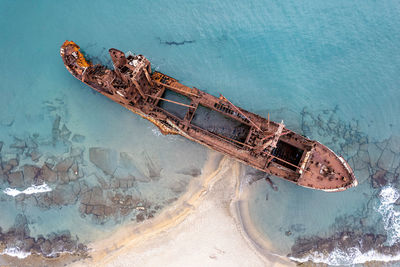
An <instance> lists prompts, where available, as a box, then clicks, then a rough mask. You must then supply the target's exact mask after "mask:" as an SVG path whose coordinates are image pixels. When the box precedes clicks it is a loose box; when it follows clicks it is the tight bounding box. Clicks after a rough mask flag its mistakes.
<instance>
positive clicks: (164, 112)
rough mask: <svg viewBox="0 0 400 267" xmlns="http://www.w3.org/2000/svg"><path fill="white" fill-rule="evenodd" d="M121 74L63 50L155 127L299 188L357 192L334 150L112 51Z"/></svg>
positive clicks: (74, 49)
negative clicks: (352, 190)
mask: <svg viewBox="0 0 400 267" xmlns="http://www.w3.org/2000/svg"><path fill="white" fill-rule="evenodd" d="M109 52H110V56H111V59H112V62H113V65H114V70H110V69H108V68H107V67H105V66H102V65H99V64H97V65H92V64H91V63H90V62H88V61H86V59H85V58H84V56H83V55H82V54H81V52H79V46H77V45H76V44H75V43H74V42H72V41H66V42H65V43H64V44H63V45H62V47H61V50H60V53H61V56H62V58H63V61H64V64H65V66H66V68H67V69H68V70H69V72H71V74H72V75H74V76H75V77H76V78H77V79H79V80H80V81H82V82H84V83H85V84H87V85H89V86H90V87H92V88H93V89H95V90H96V91H98V92H100V93H101V94H103V95H105V96H107V97H109V98H110V99H112V100H113V101H115V102H117V103H119V104H121V105H122V106H124V107H126V108H127V109H129V110H131V111H133V112H135V113H136V114H138V115H140V116H142V117H143V118H145V119H147V120H149V121H151V122H152V123H154V124H155V125H156V126H157V127H158V128H159V129H160V131H161V132H162V133H163V134H179V135H182V136H184V137H186V138H188V139H190V140H193V141H195V142H198V143H200V144H203V145H206V146H207V147H209V148H211V149H213V150H216V151H219V152H222V153H224V154H226V155H229V156H231V157H233V158H235V159H237V160H239V161H241V162H243V163H245V164H247V165H250V166H252V167H254V168H256V169H259V170H261V171H264V172H266V173H268V174H272V175H275V176H278V177H280V178H283V179H286V180H289V181H291V182H293V183H296V184H297V185H300V186H303V187H308V188H313V189H320V190H324V191H327V192H332V191H342V190H345V189H347V188H350V187H352V186H356V185H357V180H356V178H355V176H354V173H353V170H352V169H351V167H350V166H349V164H348V163H347V162H346V161H345V160H344V159H343V158H342V157H339V156H337V155H336V154H335V153H334V152H333V151H332V150H330V149H329V148H327V147H325V146H324V145H322V144H320V143H319V142H317V141H313V140H310V139H308V138H306V137H304V136H302V135H299V134H297V133H295V132H293V131H290V130H289V129H287V128H285V126H284V124H283V122H281V123H276V122H272V121H270V120H269V119H265V118H262V117H261V116H258V115H256V114H254V113H251V112H248V111H246V110H243V109H241V108H238V107H236V106H235V105H234V104H233V103H231V102H230V101H229V100H228V99H226V98H225V97H224V96H222V95H221V96H220V97H219V98H218V97H215V96H212V95H210V94H207V93H205V92H203V91H200V90H199V89H197V88H190V87H187V86H185V85H183V84H181V83H179V82H178V81H177V80H176V79H174V78H172V77H169V76H167V75H165V74H162V73H160V72H157V71H152V70H151V64H150V62H149V61H148V60H147V59H146V58H145V57H144V56H142V55H132V54H129V55H128V56H126V55H125V53H123V52H122V51H119V50H117V49H114V48H112V49H110V50H109Z"/></svg>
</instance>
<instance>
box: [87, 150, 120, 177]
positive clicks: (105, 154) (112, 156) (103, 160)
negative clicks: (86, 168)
mask: <svg viewBox="0 0 400 267" xmlns="http://www.w3.org/2000/svg"><path fill="white" fill-rule="evenodd" d="M89 159H90V161H91V162H92V163H93V164H94V165H96V166H97V167H98V168H99V169H101V170H102V171H103V172H104V173H105V174H108V175H112V174H113V173H114V171H115V169H116V168H117V164H118V154H117V152H116V151H114V150H111V149H108V148H103V147H91V148H90V149H89Z"/></svg>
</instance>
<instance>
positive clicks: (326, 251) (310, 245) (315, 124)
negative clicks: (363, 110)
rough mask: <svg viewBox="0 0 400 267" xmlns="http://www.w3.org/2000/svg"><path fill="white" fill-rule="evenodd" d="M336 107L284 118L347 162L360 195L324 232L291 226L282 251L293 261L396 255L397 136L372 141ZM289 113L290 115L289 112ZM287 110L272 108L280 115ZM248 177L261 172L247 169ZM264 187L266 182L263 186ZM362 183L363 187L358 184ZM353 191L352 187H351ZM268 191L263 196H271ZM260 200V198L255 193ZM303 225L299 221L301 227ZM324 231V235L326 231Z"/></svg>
mask: <svg viewBox="0 0 400 267" xmlns="http://www.w3.org/2000/svg"><path fill="white" fill-rule="evenodd" d="M338 108H339V107H335V108H333V109H325V110H320V111H312V110H311V109H309V108H307V107H305V108H304V109H303V110H302V112H301V114H300V118H298V121H299V122H301V123H298V122H297V121H292V122H291V121H289V123H288V124H289V128H291V129H293V130H295V131H299V132H301V133H302V134H304V135H306V136H307V137H309V138H311V139H315V140H318V141H321V142H322V143H323V144H325V145H327V146H328V147H329V148H331V149H332V150H334V151H335V152H336V153H337V154H339V155H342V156H344V157H345V158H346V160H347V161H348V162H349V163H350V165H351V167H352V168H353V170H354V171H355V174H356V177H357V179H358V181H359V186H358V188H355V190H360V191H361V190H364V191H363V192H362V193H358V192H356V191H355V192H352V194H361V197H362V198H363V199H364V200H365V201H364V203H363V204H362V206H361V207H359V209H357V211H356V212H355V213H354V214H352V215H340V216H338V217H336V219H335V221H333V222H332V223H331V226H330V228H329V229H326V233H323V232H321V233H319V234H318V235H309V234H307V233H305V232H306V231H304V230H305V229H303V231H297V230H296V229H287V230H286V231H284V233H285V235H286V236H290V235H292V234H295V236H296V237H295V239H294V244H293V245H292V247H291V251H290V253H289V254H288V255H287V256H288V257H289V258H290V259H292V260H293V261H296V262H307V261H310V262H314V263H322V264H329V265H347V264H362V263H364V262H367V261H385V262H387V261H398V260H400V193H399V192H398V190H397V188H399V187H400V182H399V179H398V178H399V174H400V136H394V135H392V136H390V137H389V138H386V139H383V140H373V139H372V138H371V137H369V136H368V135H366V134H365V133H363V131H362V130H361V129H360V126H359V123H358V121H351V122H347V121H344V120H342V119H340V117H339V115H338ZM288 113H289V115H288ZM290 114H291V112H288V111H286V112H285V111H282V110H279V112H276V114H274V112H271V115H272V116H273V117H279V119H281V118H284V117H285V116H286V117H290ZM249 175H250V176H252V177H253V178H252V179H253V180H258V179H262V178H264V177H265V175H264V176H263V174H262V173H261V172H260V173H259V172H256V173H252V171H250V173H249ZM263 186H267V185H265V183H264V185H263ZM359 188H362V189H359ZM352 190H353V189H352ZM268 192H269V191H268V190H267V195H266V197H265V199H266V201H268V198H270V197H271V196H269V195H270V193H268ZM260 199H261V197H260ZM324 208H325V209H329V208H330V207H324ZM317 223H318V222H317ZM302 227H303V226H302ZM327 233H329V234H327Z"/></svg>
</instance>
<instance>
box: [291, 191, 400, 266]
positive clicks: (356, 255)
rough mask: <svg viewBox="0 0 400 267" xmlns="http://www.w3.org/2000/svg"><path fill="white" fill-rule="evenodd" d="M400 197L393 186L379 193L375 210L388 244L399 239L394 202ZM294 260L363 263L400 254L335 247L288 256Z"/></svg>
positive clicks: (395, 258)
mask: <svg viewBox="0 0 400 267" xmlns="http://www.w3.org/2000/svg"><path fill="white" fill-rule="evenodd" d="M399 198H400V193H399V192H398V191H397V190H396V189H395V188H393V187H391V186H387V187H384V188H383V189H382V190H381V192H380V193H379V200H380V204H379V206H378V207H377V208H376V210H377V211H378V212H379V213H380V214H381V216H382V221H383V226H384V229H385V230H386V234H387V242H388V245H390V246H392V245H393V244H395V243H397V242H399V241H400V211H398V210H396V208H395V202H396V201H397V200H398V199H399ZM289 258H290V259H291V260H293V261H296V262H301V263H303V262H308V261H311V262H314V263H324V264H328V265H333V266H339V265H353V264H363V263H366V262H370V261H381V262H390V261H400V254H396V255H385V254H382V253H380V252H378V251H375V250H370V251H368V252H364V253H362V252H361V251H360V250H359V248H357V247H351V248H346V249H339V248H335V249H334V250H333V251H332V252H330V253H329V254H324V253H322V252H319V251H314V252H312V253H310V254H309V255H307V256H305V257H302V258H296V257H289Z"/></svg>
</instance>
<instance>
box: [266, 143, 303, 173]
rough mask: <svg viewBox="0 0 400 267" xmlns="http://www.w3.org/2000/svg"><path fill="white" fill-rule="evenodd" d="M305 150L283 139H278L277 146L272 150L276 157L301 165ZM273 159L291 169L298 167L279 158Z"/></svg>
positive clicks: (294, 169)
mask: <svg viewBox="0 0 400 267" xmlns="http://www.w3.org/2000/svg"><path fill="white" fill-rule="evenodd" d="M303 153H304V150H302V149H300V148H297V147H295V146H292V145H290V144H288V143H286V142H283V141H281V140H279V141H278V143H277V145H276V148H274V150H272V155H273V156H275V157H278V158H280V159H282V160H284V161H287V162H289V163H291V164H293V165H296V166H299V163H300V160H301V157H302V156H303ZM272 161H274V162H276V163H278V164H279V165H282V166H284V167H286V168H288V169H290V170H293V171H296V170H297V168H296V167H294V166H292V165H290V164H287V163H286V162H283V161H281V160H279V159H276V158H274V159H273V160H272Z"/></svg>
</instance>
